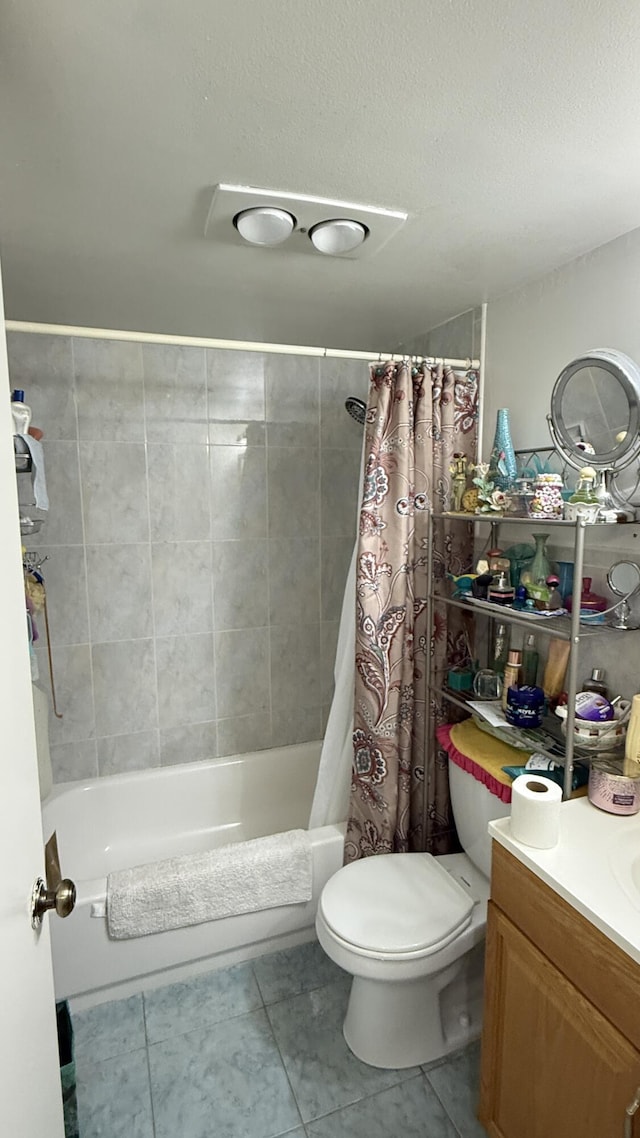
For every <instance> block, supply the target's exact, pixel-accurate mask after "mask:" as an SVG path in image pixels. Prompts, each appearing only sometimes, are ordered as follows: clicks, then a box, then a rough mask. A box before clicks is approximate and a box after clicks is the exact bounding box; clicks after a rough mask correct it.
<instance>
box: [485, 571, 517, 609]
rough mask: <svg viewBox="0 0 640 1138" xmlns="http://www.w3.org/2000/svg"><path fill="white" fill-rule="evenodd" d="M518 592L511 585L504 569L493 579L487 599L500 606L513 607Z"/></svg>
mask: <svg viewBox="0 0 640 1138" xmlns="http://www.w3.org/2000/svg"><path fill="white" fill-rule="evenodd" d="M515 595H516V591H515V589H514V587H513V585H511V584H510V583H509V578H508V576H507V574H506V572H505V570H504V569H500V570H499V571H498V572H497V573H496V574H495V575H494V578H493V581H492V582H491V584H490V585H489V591H488V594H487V598H488V600H490V601H493V602H494V603H495V604H498V605H512V604H513V601H514V597H515Z"/></svg>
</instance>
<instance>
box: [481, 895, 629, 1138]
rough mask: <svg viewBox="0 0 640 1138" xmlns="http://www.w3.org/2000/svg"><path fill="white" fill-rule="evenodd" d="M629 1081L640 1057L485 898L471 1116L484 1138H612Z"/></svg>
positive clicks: (620, 1123) (620, 1130)
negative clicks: (475, 1096)
mask: <svg viewBox="0 0 640 1138" xmlns="http://www.w3.org/2000/svg"><path fill="white" fill-rule="evenodd" d="M575 965H576V968H579V967H580V952H579V949H578V952H577V953H576V959H575ZM602 983H603V984H615V975H611V974H608V975H607V974H604V975H603V977H602ZM639 1083H640V1053H639V1052H638V1051H636V1049H635V1048H634V1047H633V1046H632V1045H631V1044H630V1043H629V1042H628V1040H626V1039H625V1038H624V1036H622V1035H621V1034H620V1032H619V1031H617V1030H616V1029H615V1028H614V1027H613V1025H612V1024H611V1023H610V1022H609V1020H607V1019H605V1017H604V1016H603V1015H602V1014H601V1013H600V1012H599V1011H598V1010H597V1009H596V1008H594V1007H593V1005H592V1004H590V1003H589V1002H588V1000H586V999H585V998H584V996H583V995H582V994H581V993H580V992H579V991H578V990H577V988H575V987H574V986H573V984H571V983H570V981H569V980H567V978H566V976H564V975H563V974H562V973H561V972H559V971H558V969H557V968H555V967H554V965H553V964H552V963H551V961H550V960H548V958H547V957H546V956H544V955H543V954H542V953H541V952H540V951H539V950H538V949H537V948H535V946H534V945H533V944H532V943H531V941H529V940H527V938H526V937H524V936H523V935H522V933H521V932H519V931H518V929H517V928H516V927H515V925H513V924H512V923H511V921H509V920H508V919H507V918H506V917H505V915H504V914H503V913H502V911H501V910H500V909H498V908H496V906H495V904H493V903H490V906H489V919H488V929H487V953H486V963H485V1019H484V1030H483V1037H482V1085H481V1096H480V1112H479V1113H480V1119H481V1121H482V1122H483V1124H484V1126H485V1127H486V1128H487V1131H488V1133H489V1134H490V1135H491V1136H492V1138H556V1136H557V1138H622V1136H623V1134H624V1133H625V1130H624V1122H625V1108H626V1106H627V1104H628V1103H629V1102H631V1100H632V1099H633V1096H634V1093H635V1090H636V1087H637V1086H638V1084H639ZM632 1132H633V1131H632ZM636 1133H637V1134H638V1135H639V1136H640V1126H638V1128H637V1130H636Z"/></svg>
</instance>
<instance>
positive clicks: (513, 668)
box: [502, 648, 522, 708]
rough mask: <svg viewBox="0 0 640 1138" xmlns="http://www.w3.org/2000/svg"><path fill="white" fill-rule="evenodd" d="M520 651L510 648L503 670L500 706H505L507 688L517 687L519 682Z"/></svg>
mask: <svg viewBox="0 0 640 1138" xmlns="http://www.w3.org/2000/svg"><path fill="white" fill-rule="evenodd" d="M521 665H522V653H521V652H518V651H517V650H516V649H515V648H512V649H511V651H510V652H509V655H508V657H507V666H506V668H505V670H504V686H503V688H502V706H503V707H505V708H506V706H507V696H508V694H509V688H517V687H518V685H519V683H520V669H521Z"/></svg>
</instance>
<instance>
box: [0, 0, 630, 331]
mask: <svg viewBox="0 0 640 1138" xmlns="http://www.w3.org/2000/svg"><path fill="white" fill-rule="evenodd" d="M0 16H1V19H2V32H1V35H0V156H1V158H0V250H1V253H2V261H3V269H4V278H5V297H6V312H7V316H9V317H11V318H13V319H23V320H27V319H28V320H40V321H51V322H57V323H74V324H85V325H95V326H105V327H116V328H133V329H137V330H145V331H161V332H171V333H182V334H187V335H200V336H219V337H233V338H241V339H254V340H271V341H276V342H292V343H310V344H320V345H329V346H337V347H351V348H363V349H367V348H376V349H384V348H389V347H390V346H393V345H395V344H396V343H397V342H398V341H401V340H404V339H407V338H409V337H410V336H411V335H413V334H415V333H417V332H419V331H420V330H422V329H425V328H427V327H430V326H432V325H434V324H436V323H438V322H440V321H442V320H443V319H446V318H447V317H449V316H452V315H455V314H456V313H457V312H460V311H461V310H463V309H465V308H467V307H469V306H470V305H472V304H476V303H478V302H479V301H481V300H483V299H487V298H490V297H491V296H495V295H496V294H498V293H500V292H503V291H505V290H506V289H509V288H511V287H514V286H515V285H518V284H520V283H521V282H523V281H525V280H528V279H531V278H533V277H535V276H537V275H540V274H542V273H544V272H547V271H548V270H550V269H552V268H555V267H557V266H558V265H560V264H563V263H565V262H566V261H568V260H570V259H571V258H573V257H574V256H576V255H578V254H580V253H582V252H585V251H586V250H588V249H591V248H594V247H595V246H597V245H600V244H602V243H604V242H605V241H608V240H610V239H611V238H613V237H615V236H617V235H618V234H620V233H623V232H625V231H627V230H630V229H632V228H634V227H636V226H638V225H640V146H638V145H637V134H638V106H639V95H640V78H639V76H640V69H639V67H638V59H639V55H638V45H639V44H640V5H639V4H638V3H637V0H609V2H608V3H600V2H598V0H563V2H562V3H559V2H558V0H536V2H535V3H528V2H525V0H519V2H515V0H427V2H425V0H404V2H401V0H335V2H331V0H316V2H315V3H314V4H308V3H304V2H301V0H181V2H178V0H110V2H109V3H105V2H104V0H52V2H49V3H42V0H37V2H36V0H0ZM221 181H226V182H235V183H244V184H246V183H250V184H253V185H259V186H265V187H267V188H275V189H279V188H282V189H289V190H291V191H294V192H298V193H315V194H319V195H323V196H325V197H336V198H342V199H345V200H351V201H361V202H363V203H371V204H374V205H381V206H386V207H389V208H391V209H401V210H407V211H408V213H409V220H408V221H407V223H406V225H405V226H404V228H403V229H402V230H401V231H400V233H399V234H398V235H396V236H395V237H394V238H393V239H392V241H391V242H390V243H389V244H388V245H387V246H386V247H385V248H384V249H383V250H382V251H381V252H380V253H378V254H377V255H376V256H374V257H372V258H370V259H363V260H361V261H347V260H344V261H340V260H336V259H328V258H322V257H320V256H318V255H302V254H298V253H288V252H287V251H286V247H283V248H282V249H279V250H273V249H272V250H254V249H250V248H238V247H237V246H234V245H232V244H230V245H229V246H227V245H224V244H217V243H216V242H212V241H210V240H207V239H205V238H204V236H203V233H204V225H205V221H206V217H207V211H208V207H209V204H210V200H211V191H212V187H213V186H214V185H215V184H216V183H217V182H221Z"/></svg>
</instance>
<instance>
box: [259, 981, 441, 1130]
mask: <svg viewBox="0 0 640 1138" xmlns="http://www.w3.org/2000/svg"><path fill="white" fill-rule="evenodd" d="M347 1000H348V988H346V987H345V985H344V984H343V983H342V982H340V981H338V982H337V983H335V984H329V985H327V986H326V987H324V988H317V989H316V990H315V991H313V992H307V993H304V994H303V995H300V996H294V997H293V998H292V999H289V1000H283V1001H282V1002H281V1003H278V1004H272V1005H271V1006H270V1007H269V1008H268V1009H267V1012H268V1015H269V1019H270V1021H271V1025H272V1027H273V1031H274V1035H275V1037H276V1040H277V1042H278V1046H279V1048H280V1053H281V1055H282V1059H283V1061H284V1065H285V1067H286V1069H287V1074H288V1076H289V1079H290V1081H291V1085H292V1087H293V1091H294V1094H295V1096H296V1100H297V1102H298V1106H299V1108H300V1113H301V1115H302V1119H303V1121H304V1122H308V1121H309V1120H311V1119H314V1118H319V1117H320V1116H321V1115H323V1114H328V1113H329V1111H334V1110H338V1109H340V1108H341V1107H344V1106H348V1105H349V1104H350V1103H353V1102H357V1101H358V1100H359V1099H361V1098H364V1097H365V1095H371V1094H375V1093H376V1092H377V1091H381V1090H384V1089H386V1088H387V1087H391V1086H394V1085H395V1084H396V1083H399V1082H402V1081H404V1080H405V1079H408V1078H410V1077H411V1076H412V1075H416V1074H418V1072H419V1069H418V1068H416V1067H412V1068H409V1069H407V1070H405V1071H390V1070H382V1069H380V1068H377V1067H369V1066H368V1065H367V1064H366V1063H361V1062H360V1060H359V1059H356V1057H355V1055H353V1054H352V1053H351V1051H349V1048H348V1047H347V1045H346V1043H345V1041H344V1037H343V1035H342V1024H343V1021H344V1016H345V1012H346V1007H347Z"/></svg>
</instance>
